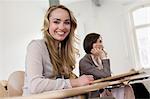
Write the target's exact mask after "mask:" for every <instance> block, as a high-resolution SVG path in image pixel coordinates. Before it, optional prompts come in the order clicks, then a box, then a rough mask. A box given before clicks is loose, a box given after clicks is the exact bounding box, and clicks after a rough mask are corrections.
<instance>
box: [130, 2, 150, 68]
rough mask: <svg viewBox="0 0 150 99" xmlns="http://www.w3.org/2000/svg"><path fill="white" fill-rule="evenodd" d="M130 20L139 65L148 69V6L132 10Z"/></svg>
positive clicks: (149, 55)
mask: <svg viewBox="0 0 150 99" xmlns="http://www.w3.org/2000/svg"><path fill="white" fill-rule="evenodd" d="M132 18H133V30H134V31H135V36H136V37H135V38H136V40H135V41H136V44H137V51H138V54H139V55H138V56H139V61H140V65H141V66H143V67H144V68H147V67H148V68H150V5H148V6H142V7H138V8H137V9H135V10H133V11H132Z"/></svg>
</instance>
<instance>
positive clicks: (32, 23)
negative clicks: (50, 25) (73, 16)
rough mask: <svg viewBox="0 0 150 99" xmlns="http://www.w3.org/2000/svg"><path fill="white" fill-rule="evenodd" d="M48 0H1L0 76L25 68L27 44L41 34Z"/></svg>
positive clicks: (5, 77) (0, 77)
mask: <svg viewBox="0 0 150 99" xmlns="http://www.w3.org/2000/svg"><path fill="white" fill-rule="evenodd" d="M48 4H49V3H48V0H45V1H43V0H22V1H21V0H20V1H19V0H1V1H0V7H1V8H2V12H1V11H0V15H1V16H2V18H0V20H1V23H0V26H2V28H1V29H0V32H1V35H0V40H1V44H0V60H1V62H0V66H1V67H0V68H1V69H0V70H1V72H0V79H7V78H8V76H9V74H10V73H11V72H13V71H15V70H24V67H25V54H26V47H27V45H28V43H29V42H30V41H31V40H32V39H37V38H41V37H42V33H41V28H42V23H43V17H44V13H45V10H46V9H47V7H48Z"/></svg>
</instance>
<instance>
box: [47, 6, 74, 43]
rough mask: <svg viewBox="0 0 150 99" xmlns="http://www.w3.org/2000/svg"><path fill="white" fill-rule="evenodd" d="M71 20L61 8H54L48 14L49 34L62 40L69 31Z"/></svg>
mask: <svg viewBox="0 0 150 99" xmlns="http://www.w3.org/2000/svg"><path fill="white" fill-rule="evenodd" d="M70 29H71V22H70V16H69V13H68V12H67V11H66V10H64V9H61V8H58V9H55V10H54V11H52V13H51V15H50V27H49V33H50V35H51V36H52V37H53V38H54V39H56V40H58V41H63V40H64V39H65V38H66V37H67V35H68V34H69V33H70Z"/></svg>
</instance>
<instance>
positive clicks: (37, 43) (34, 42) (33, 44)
mask: <svg viewBox="0 0 150 99" xmlns="http://www.w3.org/2000/svg"><path fill="white" fill-rule="evenodd" d="M43 47H45V41H44V40H43V39H35V40H32V41H30V43H29V44H28V47H27V48H34V49H37V50H38V49H39V48H43Z"/></svg>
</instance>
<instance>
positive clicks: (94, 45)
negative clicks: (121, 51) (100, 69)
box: [93, 37, 103, 49]
mask: <svg viewBox="0 0 150 99" xmlns="http://www.w3.org/2000/svg"><path fill="white" fill-rule="evenodd" d="M93 48H96V49H97V48H98V49H103V44H102V38H101V37H99V38H98V39H97V41H96V42H95V43H93Z"/></svg>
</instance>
